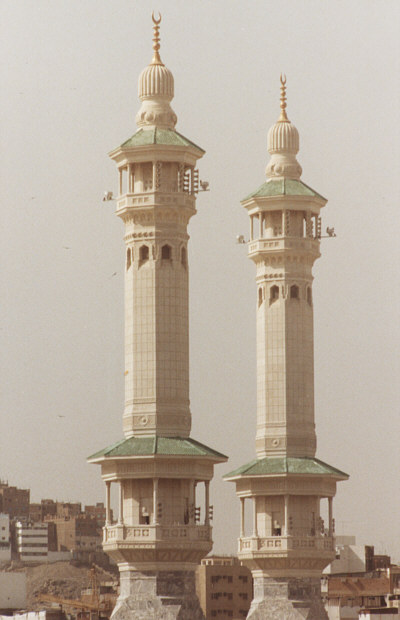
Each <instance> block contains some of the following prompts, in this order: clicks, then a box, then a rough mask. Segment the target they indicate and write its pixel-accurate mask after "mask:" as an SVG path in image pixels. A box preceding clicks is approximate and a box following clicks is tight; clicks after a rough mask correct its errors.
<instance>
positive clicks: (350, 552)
mask: <svg viewBox="0 0 400 620" xmlns="http://www.w3.org/2000/svg"><path fill="white" fill-rule="evenodd" d="M335 547H336V557H335V559H334V560H333V562H331V564H329V566H327V567H326V568H325V569H324V574H326V575H329V574H331V575H335V574H347V573H365V572H369V571H374V570H379V569H386V568H389V567H390V557H389V556H388V555H375V550H374V547H373V546H371V545H356V539H355V537H354V536H337V537H336V539H335Z"/></svg>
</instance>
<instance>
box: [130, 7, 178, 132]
mask: <svg viewBox="0 0 400 620" xmlns="http://www.w3.org/2000/svg"><path fill="white" fill-rule="evenodd" d="M152 19H153V23H154V26H153V29H154V38H153V50H154V55H153V59H152V61H151V63H150V64H149V66H148V67H146V68H145V69H143V71H142V73H141V74H140V76H139V82H138V94H139V99H140V100H141V101H142V106H141V108H140V110H139V112H138V113H137V115H136V124H137V125H138V126H139V127H143V128H146V127H149V128H150V127H151V128H154V127H159V128H161V129H173V128H174V127H175V125H176V121H177V118H176V114H175V113H174V111H173V110H172V108H171V106H170V104H169V102H170V101H171V100H172V99H173V97H174V77H173V75H172V73H171V71H170V70H169V69H167V67H166V66H165V65H164V63H163V62H162V60H161V58H160V53H159V49H160V36H159V30H160V26H159V24H160V22H161V15H159V17H158V19H157V20H156V19H155V17H154V13H153V15H152Z"/></svg>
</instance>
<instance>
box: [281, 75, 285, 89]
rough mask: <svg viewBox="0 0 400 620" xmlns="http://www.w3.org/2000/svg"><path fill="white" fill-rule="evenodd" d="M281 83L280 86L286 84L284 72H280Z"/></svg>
mask: <svg viewBox="0 0 400 620" xmlns="http://www.w3.org/2000/svg"><path fill="white" fill-rule="evenodd" d="M281 84H282V86H285V84H286V75H285V74H284V73H281Z"/></svg>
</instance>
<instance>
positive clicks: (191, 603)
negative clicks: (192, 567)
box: [111, 571, 204, 620]
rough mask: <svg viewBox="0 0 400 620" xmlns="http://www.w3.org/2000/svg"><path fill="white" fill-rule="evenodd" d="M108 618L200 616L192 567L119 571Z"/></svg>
mask: <svg viewBox="0 0 400 620" xmlns="http://www.w3.org/2000/svg"><path fill="white" fill-rule="evenodd" d="M120 575H121V584H120V595H119V597H118V600H117V604H116V606H115V608H114V611H113V613H112V615H111V620H204V614H203V612H202V610H201V607H200V603H199V599H198V598H197V595H196V588H195V574H194V572H193V571H153V572H147V571H146V572H138V571H123V572H121V573H120Z"/></svg>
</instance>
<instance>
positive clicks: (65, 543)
mask: <svg viewBox="0 0 400 620" xmlns="http://www.w3.org/2000/svg"><path fill="white" fill-rule="evenodd" d="M48 525H49V526H50V525H52V526H53V527H54V528H55V538H56V550H57V551H81V552H86V553H89V552H94V551H99V550H101V540H102V537H101V534H100V531H101V530H99V527H98V525H97V521H96V519H93V518H92V517H87V516H85V515H80V516H79V517H71V518H70V519H54V520H53V521H52V522H51V523H50V522H49V523H48Z"/></svg>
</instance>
